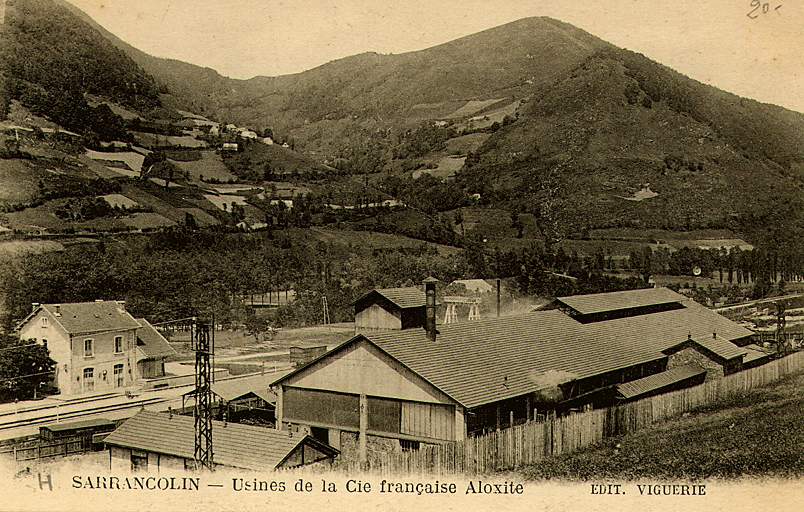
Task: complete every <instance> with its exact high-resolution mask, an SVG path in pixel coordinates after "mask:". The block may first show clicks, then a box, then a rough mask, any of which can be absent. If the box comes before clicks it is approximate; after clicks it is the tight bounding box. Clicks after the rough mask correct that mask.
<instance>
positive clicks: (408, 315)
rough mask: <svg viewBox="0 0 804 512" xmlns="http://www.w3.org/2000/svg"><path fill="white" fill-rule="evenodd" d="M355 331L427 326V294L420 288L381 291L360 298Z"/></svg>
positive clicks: (372, 291) (357, 306)
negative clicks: (425, 323)
mask: <svg viewBox="0 0 804 512" xmlns="http://www.w3.org/2000/svg"><path fill="white" fill-rule="evenodd" d="M354 306H355V332H362V331H376V330H386V329H393V330H400V329H411V328H416V327H424V322H425V315H426V307H425V295H424V291H422V290H421V289H419V288H413V287H410V288H381V289H375V290H371V291H370V292H368V293H367V294H365V295H363V296H362V297H360V298H359V299H357V300H356V301H355V303H354Z"/></svg>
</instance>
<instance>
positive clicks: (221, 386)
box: [184, 370, 293, 404]
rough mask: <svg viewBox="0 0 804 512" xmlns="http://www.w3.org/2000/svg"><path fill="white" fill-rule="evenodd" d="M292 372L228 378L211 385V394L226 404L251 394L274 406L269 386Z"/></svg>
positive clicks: (191, 393) (187, 394) (274, 400)
mask: <svg viewBox="0 0 804 512" xmlns="http://www.w3.org/2000/svg"><path fill="white" fill-rule="evenodd" d="M292 371H293V370H283V371H279V372H273V373H265V374H259V375H247V376H242V377H230V378H226V379H222V380H217V381H215V382H213V383H212V392H213V393H214V394H215V395H217V396H219V397H220V398H222V399H224V400H225V401H227V402H230V401H232V400H237V399H238V398H242V397H245V396H247V395H249V394H251V393H253V394H255V395H257V396H258V397H260V398H262V399H263V400H265V401H266V402H268V403H270V404H276V394H275V393H274V392H273V391H271V389H270V386H271V384H273V383H274V382H275V381H277V380H279V379H281V378H282V377H284V376H285V375H287V374H289V373H291V372H292ZM194 394H195V390H194V389H192V390H190V391H188V392H186V393H185V394H184V395H185V396H192V395H194Z"/></svg>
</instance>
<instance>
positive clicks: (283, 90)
mask: <svg viewBox="0 0 804 512" xmlns="http://www.w3.org/2000/svg"><path fill="white" fill-rule="evenodd" d="M63 4H64V5H65V6H66V7H68V8H71V9H72V10H73V11H74V12H76V13H77V15H82V16H83V17H84V18H85V20H86V21H87V23H93V24H94V22H92V21H91V20H90V19H89V17H87V16H86V15H83V13H81V14H78V13H80V11H79V10H78V9H77V8H75V7H72V6H71V5H70V4H68V3H67V2H63ZM94 26H95V28H96V30H98V31H99V32H100V33H102V34H104V35H105V37H106V38H107V39H108V40H109V41H110V42H112V43H113V44H114V45H115V46H117V47H118V48H119V49H121V50H122V51H124V52H125V53H126V54H127V55H128V56H129V57H130V58H131V59H132V60H134V61H136V62H137V63H138V64H139V65H140V66H141V67H142V68H143V69H144V70H145V71H146V72H148V73H149V74H150V75H152V76H154V77H155V78H156V79H157V81H158V82H159V83H160V85H162V86H164V88H165V89H166V90H167V92H168V94H167V95H163V96H162V98H163V101H165V102H166V103H167V104H170V105H171V106H175V107H177V108H182V109H185V110H191V111H194V112H198V113H202V114H204V115H207V116H211V117H213V118H217V119H220V120H225V121H227V122H228V121H231V122H235V123H237V124H243V125H248V126H252V127H254V128H257V129H263V128H267V127H270V128H273V130H274V132H275V133H281V134H284V135H286V136H288V137H293V138H294V139H296V141H297V142H298V143H299V144H300V145H301V146H302V147H305V148H307V149H308V150H312V151H317V152H322V151H323V152H324V153H325V154H326V153H328V152H329V153H332V152H333V148H337V146H338V142H339V141H340V140H342V139H343V138H345V136H348V135H351V134H352V133H355V132H361V131H368V132H371V131H374V130H376V129H378V128H394V127H400V126H403V127H410V126H415V125H416V124H417V123H420V122H422V121H424V120H428V119H438V118H441V117H449V116H450V115H451V114H452V113H453V112H455V111H458V110H459V109H460V108H461V107H462V106H463V105H465V104H466V103H467V102H468V101H475V102H483V101H484V100H488V101H489V102H490V103H491V104H493V103H495V102H494V101H491V100H497V101H498V102H499V103H500V104H511V103H513V102H514V101H516V100H518V99H521V98H523V97H526V96H528V95H529V91H530V89H531V88H532V87H533V86H534V84H541V83H550V82H552V81H553V80H554V79H555V78H556V77H557V76H560V75H561V74H562V73H563V72H566V71H567V70H569V69H572V68H573V67H575V66H577V65H578V64H580V63H581V62H582V61H583V60H584V59H586V58H587V57H589V56H590V55H592V54H593V53H594V52H595V51H598V50H600V49H603V48H608V47H610V45H609V44H608V43H606V42H604V41H602V40H600V39H598V38H596V37H594V36H592V35H590V34H588V33H586V32H584V31H582V30H579V29H577V28H575V27H573V26H572V25H569V24H566V23H563V22H560V21H557V20H553V19H550V18H527V19H523V20H520V21H517V22H514V23H510V24H507V25H504V26H501V27H496V28H492V29H489V30H486V31H483V32H480V33H478V34H473V35H470V36H467V37H464V38H460V39H457V40H455V41H451V42H448V43H445V44H442V45H439V46H436V47H433V48H428V49H425V50H421V51H417V52H410V53H403V54H399V55H380V54H376V53H364V54H360V55H355V56H351V57H346V58H343V59H339V60H336V61H333V62H330V63H327V64H324V65H322V66H319V67H316V68H314V69H311V70H309V71H305V72H302V73H297V74H292V75H283V76H278V77H255V78H252V79H249V80H234V79H230V78H226V77H223V76H221V75H219V74H218V73H217V72H215V71H214V70H211V69H209V68H203V67H199V66H194V65H191V64H187V63H182V62H179V61H175V60H171V59H162V58H156V57H152V56H150V55H147V54H145V53H143V52H141V51H139V50H137V49H136V48H133V47H132V46H130V45H128V44H127V43H125V42H123V41H121V40H120V39H119V38H117V37H116V36H114V35H113V34H111V33H109V32H108V31H106V30H104V29H103V28H102V27H100V26H98V25H97V24H94ZM479 104H480V105H482V104H481V103H479ZM479 110H481V109H479ZM479 110H478V111H479ZM466 111H467V112H471V109H470V110H466Z"/></svg>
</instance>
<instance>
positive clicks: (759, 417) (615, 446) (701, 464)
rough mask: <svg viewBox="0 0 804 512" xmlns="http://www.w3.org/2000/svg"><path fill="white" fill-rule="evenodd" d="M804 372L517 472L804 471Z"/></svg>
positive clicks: (613, 475) (678, 475)
mask: <svg viewBox="0 0 804 512" xmlns="http://www.w3.org/2000/svg"><path fill="white" fill-rule="evenodd" d="M802 420H804V373H798V374H795V375H791V376H788V377H786V378H784V379H782V380H780V381H779V382H777V383H775V384H773V385H771V386H768V387H766V388H761V389H758V390H755V391H753V392H749V393H745V394H742V395H738V396H735V397H732V398H730V399H727V400H723V401H721V402H718V403H716V404H714V405H712V406H708V407H706V408H702V409H700V410H698V411H695V412H693V413H692V414H690V415H686V416H685V417H682V418H679V419H676V420H672V421H669V422H666V423H662V424H660V425H658V426H657V427H656V428H653V429H650V430H646V431H644V432H639V433H636V434H631V435H626V436H622V437H619V438H612V439H609V440H606V441H605V442H604V444H603V445H601V446H597V447H592V448H589V449H586V450H582V451H579V452H576V453H574V454H570V455H566V456H561V457H556V458H553V459H548V460H545V461H543V462H541V463H539V464H538V465H534V466H531V467H526V468H523V469H521V470H519V471H518V473H519V475H520V476H522V477H524V478H526V479H530V480H545V479H562V480H582V481H587V480H593V479H595V480H602V481H612V480H614V481H618V480H620V481H622V480H636V479H646V478H653V479H660V480H684V481H698V480H704V479H712V478H738V477H751V476H756V477H763V478H767V477H776V478H800V477H802V476H804V428H802V425H803V424H804V422H803V421H802Z"/></svg>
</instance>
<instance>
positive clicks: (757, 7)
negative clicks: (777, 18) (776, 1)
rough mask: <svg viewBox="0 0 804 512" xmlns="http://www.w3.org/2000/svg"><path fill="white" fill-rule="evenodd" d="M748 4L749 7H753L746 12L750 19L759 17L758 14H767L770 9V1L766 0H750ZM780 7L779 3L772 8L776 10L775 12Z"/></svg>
mask: <svg viewBox="0 0 804 512" xmlns="http://www.w3.org/2000/svg"><path fill="white" fill-rule="evenodd" d="M750 5H751V7H753V9H751V10H750V11H748V14H746V16H748V17H749V18H751V19H752V20H755V19H757V18H759V15H760V14H767V13H768V12H769V11H770V3H768V2H764V3H763V2H762V1H761V0H751V4H750ZM780 7H781V5H778V6H776V7H775V8H774V10H775V11H777V14H778V11H779V8H780Z"/></svg>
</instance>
